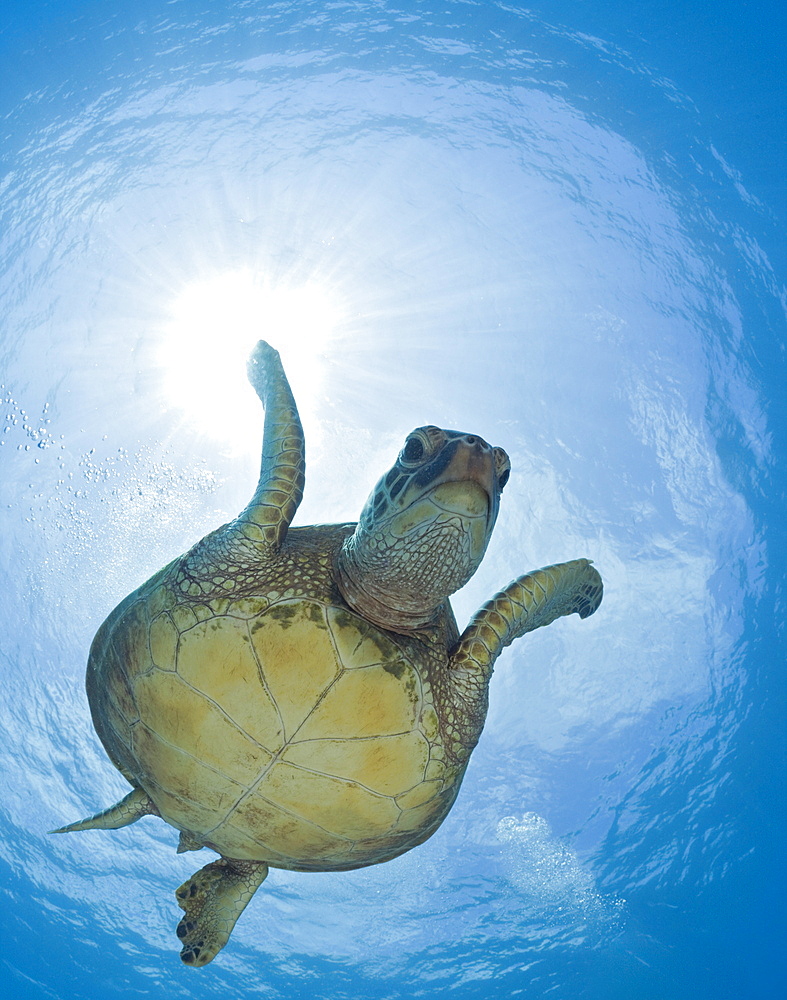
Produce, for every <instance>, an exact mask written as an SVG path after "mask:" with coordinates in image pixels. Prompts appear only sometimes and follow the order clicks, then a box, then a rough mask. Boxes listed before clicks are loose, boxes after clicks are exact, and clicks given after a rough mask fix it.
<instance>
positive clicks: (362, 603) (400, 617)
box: [335, 535, 445, 635]
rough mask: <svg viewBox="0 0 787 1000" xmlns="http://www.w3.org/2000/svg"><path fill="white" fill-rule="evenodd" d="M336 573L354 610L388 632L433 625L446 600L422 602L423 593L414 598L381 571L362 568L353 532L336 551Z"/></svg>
mask: <svg viewBox="0 0 787 1000" xmlns="http://www.w3.org/2000/svg"><path fill="white" fill-rule="evenodd" d="M335 574H336V582H337V584H338V586H339V590H340V591H341V594H342V597H343V598H344V599H345V601H347V603H348V604H349V605H350V607H351V608H352V609H353V611H355V612H357V614H359V615H360V616H361V617H362V618H367V619H368V620H369V621H370V622H373V623H374V624H375V625H379V626H380V627H381V628H385V629H388V630H389V631H391V632H400V633H403V634H405V635H407V634H409V633H412V632H418V631H420V630H422V629H424V628H428V627H429V626H430V625H433V624H434V623H435V620H436V618H437V615H438V612H439V609H440V606H441V605H442V603H443V600H444V599H445V598H441V599H440V600H438V601H437V602H435V601H426V602H425V601H424V599H423V596H421V597H416V598H414V597H412V596H410V595H408V594H407V593H406V591H405V590H404V589H403V588H397V587H396V586H395V584H393V583H392V581H391V580H390V578H389V579H386V577H385V576H384V575H383V574H382V573H376V572H375V570H374V569H369V568H365V567H364V566H363V564H362V562H361V560H360V559H359V555H358V545H357V539H356V536H355V535H351V536H350V538H348V539H347V541H346V542H345V544H344V545H343V546H342V548H341V550H340V551H339V554H338V556H337V559H336V566H335ZM389 576H390V574H389Z"/></svg>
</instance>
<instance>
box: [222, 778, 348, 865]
mask: <svg viewBox="0 0 787 1000" xmlns="http://www.w3.org/2000/svg"><path fill="white" fill-rule="evenodd" d="M249 831H253V833H252V838H251V839H253V841H254V843H255V844H259V845H260V848H258V849H257V850H256V853H255V848H254V846H253V845H251V844H249V840H250V835H249ZM257 831H264V834H261V833H257ZM215 836H216V837H217V838H218V837H220V838H221V840H222V844H223V845H226V846H225V849H226V850H227V852H228V853H231V852H232V851H233V850H234V851H235V852H236V853H234V854H233V855H232V856H233V857H238V858H244V857H248V858H249V859H250V860H254V859H255V858H258V857H264V858H266V859H268V863H269V864H274V865H275V864H276V863H277V862H279V864H281V866H282V867H285V868H286V867H289V865H290V864H291V862H292V859H293V858H300V859H312V860H313V861H314V867H315V868H319V867H320V865H319V861H320V859H329V858H331V859H333V858H336V857H343V856H346V855H347V854H348V852H349V851H350V849H351V846H352V845H351V843H350V842H349V841H347V840H346V839H345V838H343V837H339V836H334V835H332V834H330V833H327V832H326V831H325V830H322V829H320V828H319V827H317V826H315V825H314V824H313V823H310V822H308V820H306V819H304V818H303V817H301V816H296V815H294V814H292V813H288V812H286V811H284V810H282V809H281V808H280V807H279V806H278V805H275V804H274V803H272V802H270V801H269V800H268V799H266V798H265V797H264V796H262V795H259V794H257V793H252V794H251V795H249V796H247V797H246V798H245V799H244V800H243V801H242V802H241V803H240V804H239V805H238V806H237V808H236V809H235V810H234V812H233V813H232V814H231V815H230V817H229V818H228V819H227V821H226V822H224V823H222V824H221V825H220V826H219V827H217V828H216V831H215ZM243 852H246V853H243Z"/></svg>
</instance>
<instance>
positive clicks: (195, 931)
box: [175, 858, 268, 966]
mask: <svg viewBox="0 0 787 1000" xmlns="http://www.w3.org/2000/svg"><path fill="white" fill-rule="evenodd" d="M267 874H268V866H267V865H266V864H265V863H264V862H262V861H236V860H234V859H231V858H219V859H218V860H217V861H211V863H210V864H209V865H205V867H204V868H201V869H200V870H199V871H198V872H197V873H196V874H194V875H192V876H191V878H190V879H189V880H188V882H184V883H183V885H182V886H181V887H180V888H179V889H178V890H177V891H176V893H175V898H176V899H177V901H178V906H179V907H180V908H181V909H182V910H185V911H186V912H185V915H184V916H183V919H182V920H181V921H180V923H179V924H178V931H177V933H178V937H179V938H180V940H181V943H182V945H183V947H182V949H181V952H180V957H181V959H182V960H183V961H184V962H185V963H186V964H187V965H196V966H200V965H207V964H208V962H211V961H213V959H214V958H215V957H216V955H217V954H218V953H219V952H220V951H221V949H222V948H223V947H224V945H225V944H226V943H227V941H229V938H230V934H231V933H232V928H233V927H234V926H235V923H236V921H237V919H238V917H239V916H240V915H241V913H243V911H244V910H245V909H246V904H247V903H248V902H249V900H250V899H251V897H252V896H253V895H254V893H255V892H256V891H257V889H258V888H259V887H260V886H261V885H262V883H263V882H264V881H265V878H266V876H267Z"/></svg>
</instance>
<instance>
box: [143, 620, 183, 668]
mask: <svg viewBox="0 0 787 1000" xmlns="http://www.w3.org/2000/svg"><path fill="white" fill-rule="evenodd" d="M149 635H150V655H151V658H152V660H153V663H154V664H155V665H156V666H157V667H158V668H159V670H174V669H175V658H176V656H177V652H178V630H177V629H176V628H175V626H174V624H173V623H172V619H171V618H170V616H169V615H168V614H167V613H166V612H163V613H162V614H160V615H157V617H156V618H154V619H153V621H152V622H151V625H150V633H149Z"/></svg>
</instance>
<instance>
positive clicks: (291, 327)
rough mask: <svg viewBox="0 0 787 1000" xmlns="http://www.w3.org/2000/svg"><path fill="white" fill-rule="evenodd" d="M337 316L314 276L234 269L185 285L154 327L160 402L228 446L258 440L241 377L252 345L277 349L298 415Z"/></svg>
mask: <svg viewBox="0 0 787 1000" xmlns="http://www.w3.org/2000/svg"><path fill="white" fill-rule="evenodd" d="M339 318H340V311H339V309H338V306H337V304H336V302H335V301H334V299H333V298H332V297H331V295H329V294H328V292H327V291H326V290H325V289H324V288H322V287H321V286H320V285H318V284H316V283H310V284H306V285H302V286H300V287H290V288H288V287H282V286H278V287H272V286H270V285H267V284H265V283H263V282H260V281H259V280H255V277H254V275H253V274H251V273H250V272H248V271H235V272H231V273H228V274H222V275H217V276H216V277H214V278H211V279H210V280H207V281H201V282H198V283H195V284H192V285H189V286H188V287H186V288H185V289H184V290H183V291H182V293H181V294H180V295H179V296H178V298H177V299H176V300H175V302H174V303H173V305H172V310H171V315H170V318H169V321H168V322H166V323H165V324H164V327H163V329H162V331H161V332H162V337H161V348H160V351H159V357H158V360H159V363H160V365H161V366H162V368H163V371H164V381H165V385H164V392H165V394H166V399H167V402H168V405H170V406H176V407H178V408H179V409H181V410H183V411H184V414H185V415H186V418H187V420H188V421H189V422H190V423H191V424H192V425H193V426H194V427H195V428H196V429H197V430H199V431H200V432H201V433H203V434H207V435H210V436H211V437H213V438H215V439H217V440H221V441H222V442H224V443H225V444H226V446H227V447H229V448H231V449H232V450H238V451H242V450H246V449H247V448H249V447H253V446H255V445H256V444H259V441H260V435H261V431H262V409H261V406H260V402H259V400H258V399H257V396H256V394H255V393H254V390H253V389H252V388H251V386H250V385H249V383H248V381H247V378H246V359H247V358H248V356H249V354H250V352H251V349H252V347H253V346H254V344H255V343H256V342H257V341H258V340H260V339H264V340H267V341H268V342H269V343H270V344H271V345H272V346H273V347H275V348H276V349H277V350H278V351H279V352H280V354H281V356H282V361H283V363H284V366H285V369H286V371H287V374H288V377H289V378H290V382H291V384H292V387H293V392H294V393H295V397H296V399H297V400H298V406H299V409H300V410H301V415H302V416H303V415H304V410H308V409H309V406H310V404H311V405H313V404H314V402H315V401H316V397H317V394H318V393H319V391H320V385H321V382H322V368H323V357H324V354H323V352H324V350H325V347H326V345H327V344H328V343H329V342H330V341H331V339H332V338H333V336H335V329H336V326H337V323H338V321H339Z"/></svg>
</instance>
